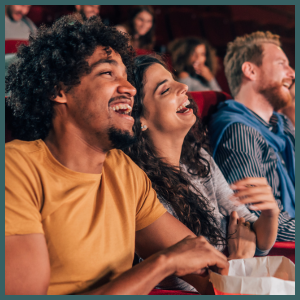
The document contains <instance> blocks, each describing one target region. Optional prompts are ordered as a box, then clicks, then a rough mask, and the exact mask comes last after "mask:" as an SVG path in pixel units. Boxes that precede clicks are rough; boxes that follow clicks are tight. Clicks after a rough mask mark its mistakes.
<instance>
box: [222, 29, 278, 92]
mask: <svg viewBox="0 0 300 300" xmlns="http://www.w3.org/2000/svg"><path fill="white" fill-rule="evenodd" d="M279 38H280V37H279V35H276V34H272V33H271V32H269V31H267V32H261V31H256V32H253V33H251V34H246V35H244V36H242V37H237V38H236V39H235V40H234V41H233V42H230V43H228V45H227V52H226V55H225V58H224V67H225V75H226V78H227V81H228V85H229V88H230V91H231V94H232V96H233V97H235V96H236V95H237V94H238V92H239V91H240V88H241V83H242V78H243V71H242V65H243V63H244V62H246V61H249V62H252V63H254V64H255V65H257V66H260V65H261V64H262V58H263V44H264V43H272V44H275V45H276V46H279V47H280V46H281V43H280V41H279Z"/></svg>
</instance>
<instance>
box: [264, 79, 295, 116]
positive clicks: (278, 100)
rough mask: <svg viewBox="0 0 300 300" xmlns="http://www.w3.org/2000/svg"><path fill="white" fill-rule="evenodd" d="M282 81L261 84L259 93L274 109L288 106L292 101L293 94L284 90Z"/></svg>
mask: <svg viewBox="0 0 300 300" xmlns="http://www.w3.org/2000/svg"><path fill="white" fill-rule="evenodd" d="M281 89H282V84H281V83H276V82H275V83H271V84H269V85H267V86H262V85H261V86H260V88H259V93H260V94H262V95H263V96H264V97H265V98H266V100H267V101H268V102H269V103H270V104H271V106H272V107H273V109H274V111H278V110H279V109H281V108H284V107H287V106H289V105H290V104H291V103H292V96H291V95H290V94H289V93H286V94H285V93H283V92H282V90H281Z"/></svg>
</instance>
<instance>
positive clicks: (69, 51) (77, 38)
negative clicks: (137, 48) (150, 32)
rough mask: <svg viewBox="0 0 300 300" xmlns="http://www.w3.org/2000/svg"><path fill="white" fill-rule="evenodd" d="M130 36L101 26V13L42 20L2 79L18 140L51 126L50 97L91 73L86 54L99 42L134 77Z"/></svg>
mask: <svg viewBox="0 0 300 300" xmlns="http://www.w3.org/2000/svg"><path fill="white" fill-rule="evenodd" d="M128 41H129V36H128V35H127V34H124V33H120V32H119V31H117V30H116V29H115V28H113V27H108V26H105V25H104V24H103V23H102V22H101V20H100V18H99V17H96V16H95V17H92V18H90V19H88V20H83V19H82V18H81V17H80V15H79V14H73V15H68V16H64V17H62V18H61V19H59V20H58V21H56V22H55V23H54V24H53V25H52V26H51V27H46V26H44V25H43V26H41V27H40V28H39V29H38V32H37V33H36V35H31V36H30V37H29V45H28V46H26V45H21V46H20V47H19V49H18V53H17V58H18V59H17V61H16V63H14V64H12V65H11V66H10V67H9V70H8V75H7V77H6V79H5V82H6V88H5V90H6V93H8V92H10V96H9V97H8V98H7V101H6V105H7V106H8V107H9V108H10V109H11V110H12V112H13V115H14V118H13V122H12V125H11V126H12V128H11V129H12V134H13V136H14V137H15V138H18V139H21V140H35V139H44V138H45V137H46V136H47V135H48V133H49V130H50V128H51V126H52V119H53V114H54V108H53V104H54V102H53V101H52V100H53V99H54V98H55V97H56V96H57V94H58V92H59V89H61V86H64V87H65V89H66V92H68V91H70V90H71V89H72V88H73V87H75V86H77V85H79V84H80V78H81V77H82V76H84V75H86V74H89V72H90V71H91V70H90V67H89V65H88V63H87V61H86V60H87V58H88V57H90V56H91V55H92V54H93V53H94V51H95V49H96V47H97V46H103V47H104V50H105V51H106V53H107V55H108V56H109V55H110V54H111V49H113V50H114V51H115V52H117V53H119V54H120V56H121V58H122V61H123V63H124V65H125V67H126V69H127V74H128V80H129V81H130V82H131V83H132V82H133V80H132V71H133V69H132V68H133V57H134V56H135V52H134V50H133V48H132V47H131V46H129V44H128Z"/></svg>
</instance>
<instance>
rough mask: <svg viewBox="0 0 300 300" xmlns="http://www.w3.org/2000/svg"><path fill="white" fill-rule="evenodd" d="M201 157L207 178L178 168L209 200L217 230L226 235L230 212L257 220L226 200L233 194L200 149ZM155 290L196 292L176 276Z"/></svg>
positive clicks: (266, 252)
mask: <svg viewBox="0 0 300 300" xmlns="http://www.w3.org/2000/svg"><path fill="white" fill-rule="evenodd" d="M201 156H202V157H204V158H206V159H207V160H208V162H209V164H210V173H209V175H208V177H206V178H199V177H196V176H192V175H190V174H189V173H188V172H187V167H186V166H185V165H183V164H181V166H180V167H181V170H182V171H183V172H185V173H186V174H187V175H188V176H189V178H190V181H191V182H192V184H193V185H194V186H195V187H196V188H197V189H198V190H199V191H200V192H201V193H202V195H203V196H204V197H206V198H207V199H208V200H209V202H210V204H211V206H212V207H214V208H215V210H214V216H215V218H216V221H217V222H218V224H219V226H220V227H219V228H221V230H222V232H223V233H224V237H226V235H227V225H228V224H227V222H228V217H229V216H230V214H231V212H232V211H236V212H237V213H238V215H239V217H243V218H245V220H246V221H249V222H250V223H253V222H255V221H256V220H257V216H256V215H254V214H252V213H251V212H250V211H249V210H248V209H247V208H246V207H245V206H244V205H240V206H235V205H234V204H233V203H232V202H231V200H229V199H228V197H229V196H230V195H232V194H233V191H232V190H231V189H230V187H229V185H228V183H227V182H226V180H225V178H224V176H223V174H222V173H221V171H220V169H219V168H218V166H217V165H216V163H215V162H214V160H213V158H212V157H211V156H210V155H209V154H208V153H207V152H206V151H205V150H204V149H201ZM158 199H159V200H160V202H161V203H162V204H163V205H164V207H165V208H166V209H167V210H168V212H169V213H170V214H172V215H173V216H174V217H176V218H177V219H178V217H177V215H176V213H175V211H174V209H173V207H172V206H171V205H170V204H169V203H168V202H167V201H165V200H164V199H163V198H162V197H160V196H159V195H158ZM216 248H217V249H218V250H220V251H222V250H224V247H222V246H217V247H216ZM268 253H269V250H266V251H262V250H259V249H258V248H256V253H255V254H256V255H267V254H268ZM157 288H160V289H166V290H167V289H172V290H185V291H196V290H195V289H194V287H192V286H191V285H189V284H188V283H186V282H185V281H183V280H182V279H180V278H178V277H176V276H170V277H167V278H166V279H164V280H163V281H162V282H161V283H159V285H158V286H157Z"/></svg>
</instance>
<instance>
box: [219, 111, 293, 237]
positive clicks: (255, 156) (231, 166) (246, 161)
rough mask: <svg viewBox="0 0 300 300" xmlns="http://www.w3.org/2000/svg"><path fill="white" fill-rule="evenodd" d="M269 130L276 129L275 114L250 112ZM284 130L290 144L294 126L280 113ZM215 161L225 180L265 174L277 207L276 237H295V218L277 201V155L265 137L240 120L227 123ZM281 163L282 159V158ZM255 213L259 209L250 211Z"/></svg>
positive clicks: (278, 194) (278, 185) (257, 213)
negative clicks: (264, 115) (266, 116)
mask: <svg viewBox="0 0 300 300" xmlns="http://www.w3.org/2000/svg"><path fill="white" fill-rule="evenodd" d="M253 115H254V117H256V118H257V119H258V120H259V121H260V122H261V123H262V124H264V125H265V126H266V127H268V129H269V130H271V131H274V132H276V131H277V121H278V120H277V117H276V116H275V115H273V116H272V117H271V119H270V122H269V123H267V122H265V121H264V120H263V119H261V118H260V117H259V116H258V115H256V114H255V113H253ZM283 121H284V132H285V134H286V135H288V137H289V138H290V139H291V141H292V143H293V145H294V155H295V129H294V127H293V125H292V123H291V122H290V121H289V120H288V118H286V117H285V116H284V118H283ZM215 161H216V163H217V164H218V166H219V168H220V169H221V171H222V173H223V175H224V177H225V178H226V180H227V182H228V183H230V184H231V183H233V182H235V181H237V180H239V179H242V178H246V177H265V178H266V179H267V181H268V183H269V185H270V186H271V187H272V190H273V194H274V197H275V199H276V201H277V203H278V206H279V208H280V210H281V213H280V215H279V219H278V235H277V241H294V240H295V219H294V218H291V217H290V216H289V215H288V213H287V212H284V211H283V206H282V203H281V200H280V199H281V192H280V182H279V176H278V173H277V157H276V154H275V152H274V150H273V148H271V147H270V146H269V145H268V143H267V141H266V139H265V138H264V137H263V136H262V135H261V134H260V133H259V132H258V131H257V130H255V129H254V128H251V127H249V126H246V125H244V124H241V123H234V124H232V125H230V126H229V127H228V128H227V129H226V130H225V132H224V135H223V137H222V139H221V142H220V144H219V146H218V149H217V151H216V155H215ZM283 165H284V162H283ZM253 213H255V214H256V215H257V216H259V215H260V213H261V212H260V211H257V212H255V211H253Z"/></svg>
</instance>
